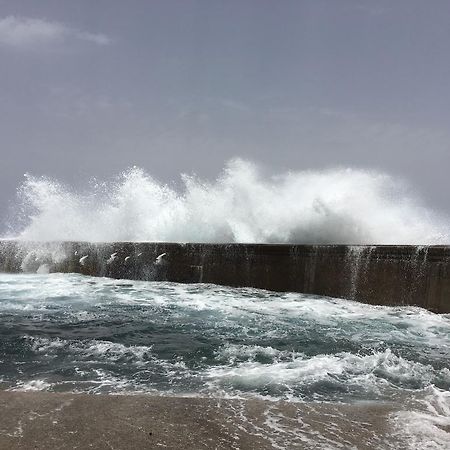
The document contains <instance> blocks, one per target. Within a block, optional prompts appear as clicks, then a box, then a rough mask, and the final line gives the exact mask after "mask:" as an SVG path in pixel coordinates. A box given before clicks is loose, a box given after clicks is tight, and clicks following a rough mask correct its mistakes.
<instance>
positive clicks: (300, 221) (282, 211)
mask: <svg viewBox="0 0 450 450" xmlns="http://www.w3.org/2000/svg"><path fill="white" fill-rule="evenodd" d="M182 179H183V182H184V189H183V191H182V192H181V193H180V192H177V191H175V190H174V189H172V188H170V187H168V186H167V185H163V184H160V183H158V182H157V181H155V180H154V179H153V178H152V177H151V176H149V175H147V174H146V173H145V172H144V171H143V170H142V169H139V168H132V169H130V170H128V171H126V172H124V173H123V174H121V176H120V177H119V178H118V179H117V180H116V181H115V182H111V183H98V182H94V183H91V185H90V187H89V189H88V190H87V191H84V192H74V191H73V190H72V189H70V188H68V187H66V186H64V185H63V184H61V183H59V182H58V181H55V180H51V179H49V178H35V177H32V176H27V177H26V180H25V182H24V183H23V185H22V186H21V188H20V189H19V199H20V202H19V207H18V208H17V210H18V211H21V212H20V213H18V214H16V222H20V223H25V225H24V226H22V227H21V228H20V229H19V230H18V231H17V227H16V232H15V233H14V236H15V237H18V238H20V239H26V240H44V241H45V240H74V241H77V240H82V241H172V242H247V243H305V244H306V243H318V244H320V243H328V244H334V243H351V244H412V243H414V244H444V243H448V242H450V237H449V229H450V226H449V223H450V221H449V220H448V219H447V218H445V217H441V216H439V215H437V214H434V213H433V212H431V211H429V210H427V209H426V208H425V207H423V206H421V204H420V203H419V202H418V201H417V200H416V199H415V198H413V197H412V196H411V195H409V194H408V190H407V188H405V186H404V185H403V184H402V183H401V182H399V181H397V180H395V179H394V178H392V177H390V176H388V175H385V174H380V173H377V172H373V171H365V170H354V169H333V170H327V171H303V172H293V173H284V174H282V175H277V176H271V177H265V176H263V174H262V173H261V171H260V170H259V169H258V168H257V167H256V166H255V165H254V164H251V163H249V162H245V161H243V160H240V159H236V160H232V161H231V162H229V163H228V164H227V166H226V168H225V170H224V171H223V173H222V175H221V176H220V177H219V178H218V179H217V180H216V181H215V182H212V183H209V182H205V181H202V180H200V179H198V178H196V177H194V176H186V175H183V176H182Z"/></svg>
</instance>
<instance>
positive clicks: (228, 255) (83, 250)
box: [0, 241, 450, 313]
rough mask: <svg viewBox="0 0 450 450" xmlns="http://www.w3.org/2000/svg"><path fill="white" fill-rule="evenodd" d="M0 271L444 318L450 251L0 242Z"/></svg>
mask: <svg viewBox="0 0 450 450" xmlns="http://www.w3.org/2000/svg"><path fill="white" fill-rule="evenodd" d="M0 271H3V272H40V273H45V272H75V273H81V274H85V275H91V276H105V277H112V278H124V279H136V280H167V281H176V282H184V283H199V282H201V283H214V284H221V285H228V286H249V287H257V288H262V289H269V290H273V291H293V292H303V293H309V294H317V295H325V296H332V297H340V298H347V299H352V300H357V301H360V302H365V303H370V304H378V305H417V306H421V307H423V308H427V309H428V310H430V311H435V312H440V313H450V246H408V245H404V246H383V245H377V246H347V245H271V244H174V243H129V242H119V243H84V242H61V243H56V242H45V243H44V242H40V243H32V242H21V241H0Z"/></svg>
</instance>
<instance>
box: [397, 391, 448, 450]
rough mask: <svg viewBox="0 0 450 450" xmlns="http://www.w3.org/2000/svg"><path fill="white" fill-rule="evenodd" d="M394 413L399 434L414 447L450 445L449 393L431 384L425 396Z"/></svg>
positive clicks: (426, 447)
mask: <svg viewBox="0 0 450 450" xmlns="http://www.w3.org/2000/svg"><path fill="white" fill-rule="evenodd" d="M410 403H412V405H410V407H409V408H408V409H406V410H404V411H400V412H397V413H395V414H393V415H392V418H391V420H392V421H393V423H394V427H395V429H396V434H397V435H400V436H401V437H402V438H403V440H404V442H407V444H408V448H411V449H413V448H414V449H416V448H420V449H429V450H431V449H436V450H437V449H444V448H450V392H448V391H444V390H442V389H438V388H436V387H435V386H429V387H428V388H427V389H426V390H425V395H424V396H423V398H422V399H419V400H417V399H416V397H413V399H412V400H411V402H410Z"/></svg>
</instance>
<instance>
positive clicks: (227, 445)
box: [0, 391, 407, 450]
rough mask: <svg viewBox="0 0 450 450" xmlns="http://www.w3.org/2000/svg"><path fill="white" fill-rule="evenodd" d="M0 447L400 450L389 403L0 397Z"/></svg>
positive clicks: (65, 395) (31, 394) (49, 449)
mask: <svg viewBox="0 0 450 450" xmlns="http://www.w3.org/2000/svg"><path fill="white" fill-rule="evenodd" d="M0 411H1V415H0V449H47V450H53V449H89V448H93V449H153V448H155V449H160V448H161V449H177V450H178V449H261V450H264V449H272V448H279V449H280V448H286V449H297V448H298V449H300V448H352V447H353V448H358V449H372V448H373V449H375V448H389V447H391V446H392V448H407V447H402V445H401V443H400V442H395V440H394V438H393V437H392V436H391V429H390V427H391V425H390V421H389V419H388V418H389V415H390V414H391V413H392V412H393V411H394V407H393V406H392V405H388V404H378V403H358V404H353V405H339V404H330V403H300V404H298V403H297V404H294V403H288V402H269V401H264V400H225V399H212V398H189V397H188V398H185V397H181V398H180V397H158V396H148V395H89V394H70V393H48V392H8V391H0Z"/></svg>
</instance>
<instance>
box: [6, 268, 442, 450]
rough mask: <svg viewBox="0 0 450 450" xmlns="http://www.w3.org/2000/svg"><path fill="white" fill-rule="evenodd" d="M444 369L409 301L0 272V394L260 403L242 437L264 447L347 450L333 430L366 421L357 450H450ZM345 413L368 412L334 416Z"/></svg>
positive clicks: (432, 318)
mask: <svg viewBox="0 0 450 450" xmlns="http://www.w3.org/2000/svg"><path fill="white" fill-rule="evenodd" d="M449 361H450V315H448V314H447V315H446V314H441V315H438V314H434V313H431V312H428V311H426V310H424V309H421V308H417V307H384V306H372V305H366V304H361V303H357V302H353V301H349V300H343V299H337V298H330V297H321V296H315V295H305V294H299V293H278V292H270V291H264V290H259V289H253V288H233V287H224V286H217V285H210V284H201V283H199V284H178V283H171V282H152V281H130V280H113V279H107V278H91V277H87V276H82V275H78V274H0V388H1V389H3V390H11V391H49V392H77V393H90V394H130V395H137V394H146V395H152V396H169V397H201V398H208V399H224V400H225V399H226V400H229V399H231V400H233V401H234V402H236V401H237V402H239V401H242V402H246V401H249V400H264V401H265V403H264V404H265V405H269V406H267V410H266V411H265V413H264V414H265V416H264V417H265V422H264V424H263V425H264V426H262V425H261V424H259V425H258V426H256V425H255V427H256V428H255V430H256V431H255V430H254V432H255V433H256V432H257V433H268V434H270V435H271V439H275V441H274V443H273V444H274V448H287V449H288V448H294V443H297V444H298V445H300V444H301V445H302V446H303V447H298V448H347V447H346V446H345V441H343V438H342V435H339V433H337V432H333V430H337V429H344V428H345V427H347V428H348V427H350V428H352V427H353V429H354V430H358V429H359V430H362V429H365V427H366V428H367V423H368V422H370V421H372V422H374V423H375V422H376V421H377V420H379V421H380V420H382V422H383V426H381V425H380V426H378V427H377V426H374V427H373V429H372V431H371V432H370V433H368V434H367V435H364V436H365V437H362V438H361V439H365V440H366V441H364V442H363V441H361V447H358V448H411V449H413V448H414V449H415V448H430V449H432V448H436V449H438V448H439V449H440V448H449V446H450V370H449ZM233 404H235V403H233ZM243 404H244V403H243ZM281 405H284V406H283V408H284V409H283V408H281ZM286 405H293V406H295V407H298V408H299V409H298V411H300V410H302V409H303V411H305V409H307V410H308V411H309V413H308V415H307V416H308V417H309V418H310V419H311V417H313V419H311V422H310V423H309V424H308V426H307V427H306V426H304V425H305V423H306V422H307V419H306V416H305V417H303V418H302V417H301V416H299V415H296V413H293V412H292V411H291V413H290V414H289V415H287V413H286V408H287V406H286ZM355 405H356V406H358V407H361V406H363V407H364V408H365V407H367V408H369V410H370V409H371V408H372V410H373V409H374V408H375V410H377V409H376V408H379V409H378V411H381V412H379V414H380V417H378V418H375V417H371V418H370V417H369V418H368V417H367V415H364V414H360V415H358V414H353V415H352V414H350V413H345V411H348V410H349V409H348V408H350V409H351V408H352V407H354V406H355ZM314 411H315V414H316V415H315V416H314ZM233 414H234V420H236V421H238V422H239V421H241V422H242V426H244V425H245V426H246V427H248V426H249V425H248V423H247V422H248V421H249V420H250V419H249V418H248V417H246V416H245V414H243V413H242V410H241V411H240V412H239V411H235V412H234V413H233ZM381 416H382V417H381ZM302 420H303V422H302ZM305 421H306V422H305ZM301 423H303V425H301ZM399 443H401V445H400V444H399ZM295 448H297V447H295Z"/></svg>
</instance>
